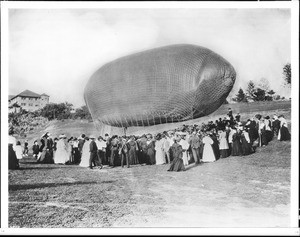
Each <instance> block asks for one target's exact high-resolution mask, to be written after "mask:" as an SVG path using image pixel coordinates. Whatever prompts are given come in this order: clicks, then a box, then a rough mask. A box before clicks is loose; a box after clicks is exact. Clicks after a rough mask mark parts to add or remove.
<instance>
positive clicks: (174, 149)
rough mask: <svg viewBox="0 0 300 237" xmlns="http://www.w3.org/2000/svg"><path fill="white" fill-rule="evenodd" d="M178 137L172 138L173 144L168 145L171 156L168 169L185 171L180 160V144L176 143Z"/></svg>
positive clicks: (178, 139)
mask: <svg viewBox="0 0 300 237" xmlns="http://www.w3.org/2000/svg"><path fill="white" fill-rule="evenodd" d="M179 141H180V137H177V138H176V139H174V143H173V145H172V146H171V147H170V155H171V156H172V157H173V160H172V162H171V165H170V168H169V169H168V171H177V172H178V171H185V167H184V164H183V160H182V156H183V154H182V146H181V145H179V144H178V142H179Z"/></svg>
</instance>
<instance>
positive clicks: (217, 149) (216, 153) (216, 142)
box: [210, 132, 220, 160]
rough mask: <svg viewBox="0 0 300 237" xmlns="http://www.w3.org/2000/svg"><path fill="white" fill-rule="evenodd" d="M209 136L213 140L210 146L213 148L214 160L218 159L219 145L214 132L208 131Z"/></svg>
mask: <svg viewBox="0 0 300 237" xmlns="http://www.w3.org/2000/svg"><path fill="white" fill-rule="evenodd" d="M210 137H211V139H212V140H213V141H214V143H213V144H212V148H213V151H214V154H215V157H216V160H218V159H219V158H220V147H219V141H218V138H217V136H216V135H215V133H212V132H211V133H210Z"/></svg>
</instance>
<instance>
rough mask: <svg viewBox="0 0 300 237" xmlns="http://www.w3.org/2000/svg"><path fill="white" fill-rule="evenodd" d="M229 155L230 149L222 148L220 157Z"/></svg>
mask: <svg viewBox="0 0 300 237" xmlns="http://www.w3.org/2000/svg"><path fill="white" fill-rule="evenodd" d="M228 156H229V149H220V158H226V157H228Z"/></svg>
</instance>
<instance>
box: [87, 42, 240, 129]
mask: <svg viewBox="0 0 300 237" xmlns="http://www.w3.org/2000/svg"><path fill="white" fill-rule="evenodd" d="M235 78H236V73H235V70H234V68H233V67H232V66H231V64H230V63H229V62H227V61H226V60H225V59H224V58H222V57H221V56H219V55H218V54H216V53H214V52H213V51H211V50H209V49H207V48H204V47H200V46H195V45H170V46H165V47H160V48H155V49H151V50H147V51H143V52H140V53H136V54H132V55H129V56H125V57H122V58H119V59H116V60H114V61H112V62H109V63H107V64H105V65H104V66H102V67H101V68H100V69H99V70H98V71H96V72H95V73H94V74H93V75H92V77H91V78H90V80H89V81H88V83H87V85H86V87H85V90H84V99H85V102H86V104H87V106H88V108H89V111H90V113H91V115H92V118H93V120H94V121H96V122H100V123H102V124H106V125H110V126H114V127H125V128H127V127H131V126H152V125H157V124H162V123H169V122H182V121H186V120H190V119H195V118H199V117H202V116H205V115H209V114H210V113H212V112H214V111H215V110H217V109H218V108H219V107H220V106H221V105H222V104H223V102H224V101H225V99H226V97H227V96H228V94H229V92H230V91H231V89H232V87H233V84H234V82H235Z"/></svg>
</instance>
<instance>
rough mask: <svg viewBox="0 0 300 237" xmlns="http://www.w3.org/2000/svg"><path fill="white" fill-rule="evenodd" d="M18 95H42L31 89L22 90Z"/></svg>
mask: <svg viewBox="0 0 300 237" xmlns="http://www.w3.org/2000/svg"><path fill="white" fill-rule="evenodd" d="M18 96H24V97H40V96H41V95H39V94H37V93H35V92H32V91H30V90H25V91H23V92H21V93H20V94H18Z"/></svg>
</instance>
